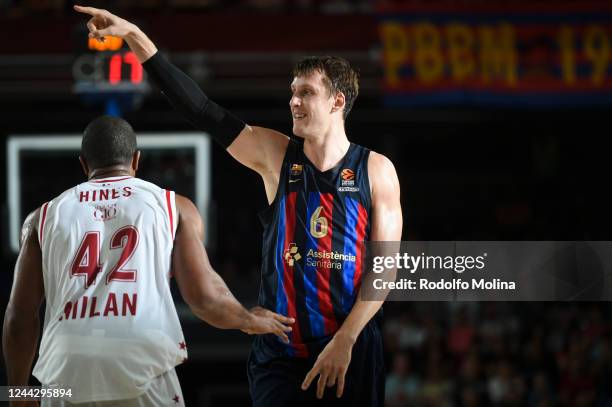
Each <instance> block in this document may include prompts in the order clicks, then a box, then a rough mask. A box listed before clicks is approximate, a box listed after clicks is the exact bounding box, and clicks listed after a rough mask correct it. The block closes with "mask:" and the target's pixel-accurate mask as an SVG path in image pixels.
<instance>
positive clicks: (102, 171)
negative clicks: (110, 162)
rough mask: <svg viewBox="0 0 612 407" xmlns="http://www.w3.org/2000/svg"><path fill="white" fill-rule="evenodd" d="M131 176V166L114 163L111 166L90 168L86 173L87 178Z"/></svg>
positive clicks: (132, 174) (132, 172) (132, 173)
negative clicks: (87, 173)
mask: <svg viewBox="0 0 612 407" xmlns="http://www.w3.org/2000/svg"><path fill="white" fill-rule="evenodd" d="M121 176H125V177H133V176H134V171H133V170H132V169H131V168H127V167H125V166H124V165H115V166H112V167H105V168H96V169H94V170H91V171H90V172H89V175H88V177H87V178H88V179H89V180H92V179H99V178H110V177H121Z"/></svg>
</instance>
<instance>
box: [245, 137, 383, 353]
mask: <svg viewBox="0 0 612 407" xmlns="http://www.w3.org/2000/svg"><path fill="white" fill-rule="evenodd" d="M369 153H370V151H369V150H368V149H366V148H365V147H362V146H359V145H356V144H352V143H351V145H350V147H349V150H348V151H347V153H346V155H345V156H344V158H343V159H342V160H341V161H340V163H339V164H338V165H336V166H335V167H334V168H332V169H330V170H328V171H325V172H321V171H319V170H318V169H317V168H316V167H315V166H314V165H313V164H312V163H311V162H310V160H309V159H308V158H307V157H306V155H305V154H304V151H303V141H301V140H293V139H292V140H291V141H290V142H289V145H288V147H287V152H286V154H285V158H284V160H283V165H282V168H281V174H280V180H279V185H278V191H277V194H276V197H275V199H274V202H273V203H272V204H271V205H270V207H268V208H267V209H266V211H264V212H263V213H262V214H261V219H262V222H263V224H264V234H263V252H262V256H263V262H262V284H261V289H260V295H259V304H260V305H261V306H262V307H265V308H268V309H271V310H275V311H276V312H278V313H280V314H283V315H287V316H290V317H293V318H295V320H296V323H295V324H294V325H293V331H292V332H291V334H290V335H289V338H290V343H289V344H288V345H287V344H284V343H283V342H282V341H281V340H280V339H278V338H277V337H275V336H272V335H266V336H263V337H257V338H256V342H255V346H254V349H255V350H256V351H260V352H258V353H259V354H260V355H261V357H260V359H261V358H262V357H263V358H264V359H266V358H268V357H274V356H278V355H289V356H295V357H308V356H310V355H313V354H314V355H316V354H318V352H319V351H320V350H321V349H322V347H323V346H324V345H325V344H326V343H327V342H328V341H329V340H330V339H331V337H332V335H333V334H334V333H335V332H336V331H337V330H338V328H339V326H340V325H341V324H342V322H343V321H344V319H345V318H346V316H347V315H348V314H349V312H350V311H351V309H352V307H353V304H354V303H355V300H356V298H357V293H358V291H359V288H360V283H361V275H362V272H363V271H362V269H363V264H364V260H365V247H364V241H365V240H368V239H369V234H370V211H371V206H372V205H371V197H370V184H369V181H368V171H367V170H368V157H369ZM266 356H267V357H266Z"/></svg>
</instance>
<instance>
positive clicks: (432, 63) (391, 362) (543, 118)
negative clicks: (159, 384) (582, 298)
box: [0, 0, 612, 407]
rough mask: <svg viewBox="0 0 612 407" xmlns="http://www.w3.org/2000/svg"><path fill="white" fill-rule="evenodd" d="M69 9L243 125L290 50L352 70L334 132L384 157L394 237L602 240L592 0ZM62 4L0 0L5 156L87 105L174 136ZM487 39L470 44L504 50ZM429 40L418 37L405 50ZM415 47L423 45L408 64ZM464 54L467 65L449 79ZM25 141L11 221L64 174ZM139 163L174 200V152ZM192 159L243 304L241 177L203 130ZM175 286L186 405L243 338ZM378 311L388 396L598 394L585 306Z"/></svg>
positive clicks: (587, 401) (249, 256)
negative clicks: (106, 21) (149, 43)
mask: <svg viewBox="0 0 612 407" xmlns="http://www.w3.org/2000/svg"><path fill="white" fill-rule="evenodd" d="M84 3H86V5H92V6H100V7H104V8H106V9H108V10H110V11H113V12H116V13H118V14H120V15H123V16H125V17H128V18H130V19H132V20H134V21H135V22H137V23H138V24H139V25H140V26H141V27H142V28H143V30H144V31H145V32H147V33H148V34H150V36H151V38H152V39H153V40H154V41H155V42H156V44H157V45H158V46H159V48H160V50H161V51H162V52H164V53H166V54H167V55H168V57H169V58H170V59H171V60H172V61H173V62H174V63H176V64H177V65H178V66H180V67H181V68H182V69H184V70H185V71H186V72H187V73H188V74H189V75H190V76H192V77H193V78H194V79H195V80H196V81H197V82H198V83H199V84H200V85H201V86H202V87H203V88H204V89H205V90H206V91H207V93H208V94H209V96H210V97H211V98H213V99H214V100H216V101H217V102H219V103H220V104H221V105H223V106H225V107H227V108H229V109H230V110H232V111H233V112H234V113H236V114H237V115H238V116H240V117H241V118H243V119H244V120H245V121H247V122H248V123H250V124H256V125H261V126H267V127H271V128H274V129H277V130H279V131H283V132H285V133H286V134H290V133H291V117H290V114H289V109H288V101H289V97H290V90H289V84H290V81H291V79H292V78H291V75H290V72H291V66H292V64H293V63H294V62H295V61H296V60H297V59H298V58H299V57H300V56H303V55H310V54H334V55H340V56H343V57H345V58H347V59H349V60H350V61H351V62H352V63H353V64H354V65H355V66H356V67H357V69H359V71H360V75H361V92H360V96H359V98H358V99H357V102H356V104H355V107H354V109H353V112H352V113H351V115H350V116H349V118H348V122H347V134H348V136H349V138H350V139H351V141H353V142H356V143H359V144H362V145H365V146H367V147H369V148H371V149H373V150H376V151H378V152H381V153H383V154H385V155H387V156H388V157H389V158H390V159H391V160H392V161H393V162H394V164H395V166H396V169H397V172H398V175H399V178H400V184H401V188H402V207H403V210H404V234H403V240H612V239H610V231H611V230H612V211H610V208H612V202H611V201H610V194H609V193H608V190H609V188H610V187H609V174H610V167H609V163H610V151H612V149H611V147H612V143H611V142H610V137H609V131H610V117H611V113H612V8H611V6H610V4H608V2H606V1H603V0H601V1H599V0H594V1H584V2H583V1H574V2H571V1H557V0H546V1H536V2H534V1H527V0H495V1H489V0H486V1H485V0H411V1H391V0H388V1H378V2H376V1H366V0H360V1H348V0H330V1H323V0H294V1H289V0H235V1H220V0H143V1H123V0H122V1H91V2H84ZM72 4H73V2H70V1H63V0H48V1H42V0H40V1H39V0H23V1H18V0H0V32H1V33H2V34H3V35H2V36H1V40H0V155H2V156H4V157H6V154H7V147H6V141H7V140H8V138H9V136H14V135H25V134H39V135H40V134H47V135H49V136H53V135H58V134H78V133H80V132H81V131H82V130H83V128H84V127H85V126H86V124H87V123H88V122H89V121H90V120H92V119H93V118H95V117H96V116H98V115H100V114H103V113H105V112H113V113H115V114H121V115H122V116H123V117H125V118H126V119H127V120H128V121H129V122H130V123H131V124H132V125H133V127H134V128H135V130H136V131H137V132H140V133H143V132H168V133H171V134H175V133H180V132H184V131H191V130H192V129H191V127H190V125H189V124H188V123H186V122H185V121H184V120H183V119H182V118H181V117H180V116H179V115H178V114H177V113H176V112H174V110H173V109H172V108H171V106H170V105H169V104H168V103H167V102H166V100H165V99H164V98H163V97H162V96H161V95H160V94H159V92H158V91H157V90H156V89H155V88H153V87H150V86H148V85H143V84H141V83H139V84H134V83H131V84H130V83H127V84H126V85H125V87H124V88H122V89H120V90H117V89H115V90H114V89H113V88H112V84H110V85H109V84H108V83H106V82H105V81H104V78H105V76H104V75H106V74H108V72H107V71H106V70H105V69H106V68H107V65H104V63H105V62H101V65H100V66H97V65H95V64H90V65H87V64H82V63H81V62H82V61H83V60H82V59H79V58H80V56H82V55H90V56H91V55H94V54H95V52H94V51H91V50H89V49H88V48H87V38H86V31H85V27H84V24H85V21H86V18H85V17H83V16H78V15H76V14H75V13H74V12H73V11H72ZM421 23H424V24H433V27H434V31H431V30H430V31H426V34H425V36H424V37H419V34H418V30H417V28H415V27H416V26H414V25H413V24H421ZM452 23H459V24H464V27H467V28H468V29H469V30H472V29H473V32H474V33H476V34H474V37H470V36H469V35H468V36H467V37H462V38H463V40H461V41H463V42H461V41H459V42H457V43H453V44H455V45H456V46H457V47H458V48H456V50H459V51H460V52H459V53H453V52H454V51H453V50H454V49H455V48H453V47H454V46H455V45H452V44H451V42H452V41H451V37H445V36H444V35H446V34H445V33H446V32H447V31H446V28H447V26H446V25H445V24H452ZM390 24H399V25H400V26H401V27H403V32H404V33H406V38H407V41H406V43H405V44H404V43H403V42H402V41H403V39H402V38H403V37H401V34H400V35H399V37H398V36H397V35H396V36H395V37H393V36H390V34H389V32H390V31H389V30H388V28H389V27H390ZM500 24H501V25H500ZM503 24H509V25H510V26H511V28H512V30H514V31H513V33H514V34H513V35H512V36H510V37H508V38H511V40H512V41H514V42H513V44H514V46H515V48H516V49H515V50H514V51H513V50H510V51H508V54H503V53H502V54H493V57H492V58H493V64H495V63H499V64H502V65H503V64H507V65H504V66H506V68H507V69H508V70H506V71H505V70H504V69H506V68H504V66H502V67H501V68H500V66H501V65H500V66H497V65H496V66H495V67H494V68H491V69H493V70H492V71H491V72H493V77H492V78H491V77H489V76H487V75H488V73H487V72H489V71H486V69H485V67H484V66H485V65H484V64H485V62H482V61H484V60H485V59H486V58H487V57H486V55H489V54H486V55H485V54H479V52H480V51H479V50H480V48H483V49H486V48H485V47H486V44H485V45H483V44H484V40H483V43H482V44H481V43H479V42H478V41H479V40H478V39H479V38H485V37H479V35H480V34H478V33H480V32H481V31H478V30H481V29H482V27H483V26H487V25H489V26H491V27H493V30H497V29H498V28H499V29H500V30H503V27H502V25H503ZM427 27H429V28H427V29H430V28H431V25H428V26H427ZM500 27H502V28H500ZM413 29H414V30H415V31H414V35H413V31H412V30H413ZM436 30H437V31H436ZM563 30H566V31H563ZM567 30H570V31H567ZM571 30H573V31H571ZM463 32H465V31H463ZM482 32H484V31H482ZM493 32H494V33H497V31H493ZM499 32H500V33H501V32H502V31H499ZM568 32H569V33H570V34H568V35H569V36H570V37H567V35H566V34H567V33H568ZM436 33H438V34H439V35H440V36H439V37H437V35H438V34H436ZM396 34H397V33H396ZM449 35H450V34H449ZM466 35H467V34H466ZM482 35H484V34H482ZM495 35H497V34H495ZM500 35H502V34H500ZM423 38H424V39H423ZM435 38H438V40H439V41H441V42H439V43H436V41H437V40H436V39H435ZM466 38H468V39H469V38H472V40H473V41H474V42H470V41H472V40H468V39H466ZM474 38H475V40H474ZM500 38H501V37H500ZM504 38H506V37H504ZM565 38H570V40H567V41H566V42H564V41H565V40H564V39H565ZM420 39H421V40H423V41H422V42H419V41H420ZM506 39H507V38H506ZM499 41H500V42H498V43H495V44H497V45H499V47H496V46H494V47H493V48H492V49H498V48H499V49H506V48H504V47H508V44H507V43H505V42H504V40H503V39H501V40H499ZM432 44H434V45H432ZM435 44H438V45H435ZM457 44H459V45H457ZM495 44H494V45H495ZM419 47H422V48H419ZM432 47H433V48H432ZM431 49H434V50H438V51H439V52H438V53H437V54H436V53H435V52H434V54H427V53H426V52H425V51H427V50H431ZM508 49H509V48H508ZM513 49H514V48H513ZM466 50H467V51H466ZM125 51H126V50H125V48H124V49H123V50H122V51H121V52H125ZM421 51H423V52H425V53H424V54H419V52H421ZM489 51H490V49H489ZM436 52H437V51H436ZM462 52H467V54H463V53H462ZM470 52H472V53H474V55H477V57H476V58H475V59H474V60H475V61H476V66H477V67H476V68H474V67H473V66H472V65H470V64H469V63H468V62H469V61H468V60H469V55H470ZM98 55H106V56H110V55H107V54H98ZM123 55H124V54H123ZM417 55H425V56H424V57H423V58H424V60H423V61H425V62H423V64H421V65H419V64H420V62H419V61H421V60H420V59H419V58H420V57H418V56H417ZM427 55H429V56H427ZM432 55H433V56H432ZM436 55H438V56H440V55H441V57H440V58H442V59H441V60H442V61H443V62H441V64H442V68H441V71H437V70H436V69H435V67H436V66H437V65H436V63H437V62H436V61H437V59H436V58H437V57H436ZM483 55H485V56H483ZM428 58H430V59H428ZM453 58H456V59H453ZM466 58H467V59H466ZM495 58H500V59H495ZM504 58H509V59H504ZM398 59H399V62H398ZM77 61H81V62H77ZM102 61H104V60H102ZM466 61H468V62H466ZM500 61H501V62H500ZM480 63H482V64H483V70H482V72H480V70H479V68H478V67H479V66H480V65H478V64H480ZM466 66H468V67H472V68H469V69H471V71H469V72H468V73H467V74H465V75H466V76H461V74H460V73H461V72H464V71H460V70H459V68H461V67H464V68H465V67H466ZM509 66H513V67H514V68H511V67H510V68H508V67H509ZM88 69H89V70H90V71H88ZM97 69H101V71H100V72H97V71H96V70H97ZM466 69H467V68H466ZM92 70H93V71H94V72H93V73H92ZM432 72H433V73H432ZM457 72H459V73H457ZM508 72H510V73H508ZM98 73H99V74H100V75H101V76H99V77H96V75H97V74H98ZM455 73H457V75H459V76H456V75H455ZM489 73H490V72H489ZM434 74H435V75H438V76H435V75H434ZM431 75H434V76H433V77H434V79H431V78H432V76H431ZM495 75H497V76H495ZM94 77H96V78H97V79H95V81H93V79H92V78H94ZM100 78H102V79H100ZM428 78H429V79H428ZM92 81H93V82H92ZM145 81H146V79H145ZM436 81H437V82H436ZM83 86H84V87H83ZM83 89H84V90H83ZM109 100H111V102H109ZM36 157H38V158H36V159H31V158H30V159H29V160H26V159H25V158H24V160H23V162H22V164H21V165H22V167H21V168H22V180H21V182H22V189H23V194H24V195H23V196H24V198H23V203H22V210H23V212H24V213H23V214H22V215H25V214H26V213H27V212H28V211H30V210H33V209H35V208H36V207H37V206H39V205H40V204H41V203H42V201H41V199H49V198H51V197H52V196H54V195H56V194H57V193H59V192H61V191H63V190H65V189H67V188H69V187H71V186H72V185H73V184H75V183H77V182H80V181H81V180H82V175H81V170H80V167H79V164H78V161H77V159H76V157H74V159H73V160H70V159H67V158H68V157H66V156H61V158H60V157H57V156H54V155H52V154H50V155H49V156H48V157H45V156H44V154H43V155H40V154H39V155H37V156H36ZM142 168H143V172H142V177H143V178H145V179H149V180H152V181H154V182H157V183H159V184H160V185H162V186H164V187H168V188H171V189H174V190H176V191H177V192H179V193H184V194H186V195H188V196H191V197H193V182H192V180H193V176H194V165H193V160H192V157H191V156H190V155H189V154H183V153H177V154H174V155H168V156H163V157H162V156H159V155H155V154H149V155H147V154H145V155H144V162H143V164H142ZM210 168H211V196H210V202H207V205H208V210H207V212H206V214H205V222H206V223H207V225H208V231H209V236H208V240H207V241H208V250H209V253H210V256H211V261H212V264H213V266H214V267H215V268H216V269H217V271H218V272H219V273H220V274H221V275H222V276H223V278H224V279H226V281H227V283H228V285H229V287H230V288H231V289H232V291H233V292H234V293H235V295H236V296H237V297H238V298H239V299H240V300H241V301H242V302H243V303H244V304H245V305H247V306H250V305H255V303H256V301H257V294H258V287H259V273H260V270H259V267H260V256H261V253H260V251H261V232H262V229H261V226H260V224H259V221H258V212H259V211H260V210H262V209H264V208H265V207H266V201H265V194H264V189H263V184H262V183H261V181H260V180H259V178H258V176H257V175H256V174H254V173H252V172H251V171H249V170H247V169H246V168H244V167H241V166H240V165H239V164H238V163H237V162H235V161H233V160H232V159H231V157H229V155H227V154H226V153H225V152H224V151H222V149H221V148H219V147H218V146H214V147H212V151H211V156H210ZM51 174H53V176H51ZM6 176H7V173H6V170H5V169H4V168H2V169H0V198H1V200H0V208H1V212H0V213H1V218H0V227H1V230H0V233H1V235H0V236H1V238H2V247H3V254H2V263H1V265H2V269H3V270H4V272H3V273H1V274H0V304H1V305H0V307H1V308H0V309H1V310H2V311H4V308H5V305H6V303H7V301H8V296H9V293H10V287H11V282H12V270H13V266H14V262H15V259H16V254H15V253H14V252H13V251H12V250H10V248H9V245H8V240H9V226H8V219H9V212H10V210H9V205H8V201H9V196H8V195H9V192H8V190H7V178H6ZM45 196H46V198H44V197H45ZM175 294H176V295H175V298H176V302H177V307H178V309H179V314H180V316H181V319H182V323H183V327H184V330H185V335H186V338H187V342H188V347H189V354H190V358H189V360H188V362H187V363H185V364H184V365H182V366H180V367H179V368H178V372H179V376H180V379H181V383H182V386H183V391H184V394H185V397H186V399H187V402H188V403H191V404H190V405H202V406H218V405H223V404H226V405H227V403H232V404H231V405H248V400H249V399H248V389H247V384H246V380H247V379H246V358H247V355H248V350H249V344H250V340H251V338H249V337H247V336H245V335H243V334H241V333H237V332H223V331H217V330H214V329H212V328H209V327H207V326H205V325H204V324H203V323H201V322H199V321H198V320H196V319H195V318H194V317H193V316H192V315H191V313H190V312H189V310H188V309H187V308H186V306H185V305H184V304H183V302H182V300H181V299H180V296H179V295H178V292H175ZM384 313H385V318H384V326H383V331H384V338H385V345H386V363H387V371H388V375H387V395H386V399H387V404H388V405H389V406H391V407H399V406H432V407H433V406H441V407H446V406H537V407H545V406H598V407H599V406H601V407H603V406H612V348H611V345H612V343H611V338H612V331H611V328H612V324H611V313H612V307H611V306H610V304H609V303H607V302H592V303H576V302H550V303H501V302H490V303H477V302H472V303H434V302H394V303H387V304H386V305H385V307H384ZM0 381H3V382H4V381H5V376H4V369H0ZM366 385H367V384H366Z"/></svg>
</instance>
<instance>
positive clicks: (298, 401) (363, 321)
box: [75, 6, 402, 407]
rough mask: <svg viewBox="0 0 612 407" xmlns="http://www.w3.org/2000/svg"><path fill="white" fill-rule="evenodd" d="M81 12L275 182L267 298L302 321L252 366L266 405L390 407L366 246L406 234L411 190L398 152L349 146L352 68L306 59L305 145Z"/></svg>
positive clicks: (297, 122) (267, 181)
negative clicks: (243, 113)
mask: <svg viewBox="0 0 612 407" xmlns="http://www.w3.org/2000/svg"><path fill="white" fill-rule="evenodd" d="M75 9H76V10H77V11H79V12H82V13H86V14H89V15H90V16H91V19H90V20H89V22H88V23H87V26H88V28H89V30H90V36H91V37H93V38H98V39H100V40H103V37H104V36H105V35H113V36H117V37H121V38H123V39H125V40H126V41H127V43H128V45H129V46H130V48H131V49H132V51H133V52H134V53H135V54H136V55H137V57H138V59H139V60H140V62H141V63H143V67H144V68H145V69H146V71H147V73H148V75H149V78H151V79H152V80H153V81H154V82H155V83H156V84H157V85H158V86H159V87H160V89H161V90H162V91H163V93H164V94H165V95H166V97H167V98H168V99H169V100H170V102H171V103H172V104H173V106H174V107H175V108H176V109H178V110H179V111H181V112H182V113H183V114H184V115H185V117H186V118H187V119H188V120H189V121H190V122H191V123H192V124H193V125H194V126H195V127H197V128H198V129H201V130H203V131H206V132H208V133H209V134H210V135H211V136H212V137H213V138H214V139H215V140H216V141H217V142H218V143H220V144H221V145H222V146H223V147H224V148H225V149H226V150H227V151H228V152H229V153H230V154H231V155H232V157H234V158H235V159H236V160H237V161H239V162H240V163H242V164H244V165H245V166H247V167H249V168H251V169H253V170H254V171H257V172H258V173H259V174H260V175H261V177H262V178H263V182H264V186H265V190H266V195H267V198H268V202H269V204H270V206H269V208H268V209H267V211H266V212H265V213H264V216H263V218H264V220H265V222H264V223H265V227H264V235H263V244H264V250H263V253H264V257H263V264H262V285H261V291H260V298H259V303H260V305H262V306H263V307H267V308H270V309H273V310H276V311H277V312H278V313H280V314H284V315H287V316H288V317H292V318H295V320H296V322H295V324H294V325H293V327H292V328H293V331H292V332H291V333H290V335H289V338H290V342H289V343H288V344H287V343H283V342H282V341H279V340H277V339H275V338H274V337H273V336H269V335H268V336H263V337H261V338H257V339H255V341H254V344H253V348H252V352H251V355H250V357H249V362H248V376H249V383H250V391H251V396H252V399H253V404H254V406H257V407H270V406H299V405H303V406H310V405H334V406H337V405H347V406H348V405H350V406H382V405H383V398H384V373H385V371H384V366H383V353H382V340H381V335H380V332H379V328H378V316H377V314H379V313H380V312H379V310H380V308H381V306H382V301H365V300H363V299H361V297H360V295H359V291H360V288H361V286H360V283H361V276H362V274H363V273H364V270H363V268H364V259H365V254H364V242H365V241H368V240H372V241H399V240H400V239H401V231H402V211H401V206H400V189H399V182H398V179H397V174H396V172H395V169H394V167H393V165H392V163H391V162H390V161H389V160H388V159H387V158H386V157H384V156H383V155H381V154H377V153H375V152H372V151H369V150H368V149H366V148H364V147H362V146H358V145H355V144H352V143H350V142H349V140H348V139H347V136H346V133H345V128H344V124H345V120H346V118H347V116H348V114H349V112H350V110H351V107H352V106H353V103H354V101H355V98H356V97H357V94H358V78H357V74H356V73H355V72H354V71H353V70H352V69H351V67H350V65H349V64H348V62H346V61H345V60H343V59H341V58H335V57H310V58H306V59H304V60H302V61H301V62H299V63H298V64H297V66H296V67H295V69H294V72H293V74H294V79H293V82H292V83H291V93H292V96H291V99H290V102H289V105H290V108H291V113H292V116H293V133H294V134H295V136H297V139H290V138H289V137H287V136H286V135H284V134H281V133H279V132H277V131H274V130H271V129H266V128H262V127H255V126H250V125H247V124H245V123H244V122H242V121H241V120H240V119H238V118H236V117H235V116H234V115H232V114H231V113H230V112H228V111H227V110H225V109H223V108H222V107H220V106H219V105H217V104H216V103H214V102H213V101H211V100H210V99H208V97H207V96H206V95H205V94H204V93H203V92H202V90H201V89H200V88H199V87H198V86H197V84H196V83H195V82H193V80H191V79H190V78H189V77H188V76H187V75H185V74H184V73H183V72H182V71H180V70H179V69H178V68H176V67H175V66H174V65H172V64H171V63H170V62H168V61H167V60H166V59H165V58H164V57H163V56H162V55H161V54H160V53H159V52H157V48H156V47H155V45H154V44H153V42H152V41H151V40H150V39H149V38H148V37H147V36H146V35H145V34H144V33H143V32H142V31H141V30H140V29H139V28H138V27H137V26H135V25H134V24H132V23H130V22H128V21H126V20H124V19H122V18H120V17H117V16H115V15H113V14H111V13H109V12H108V11H106V10H100V9H95V8H91V7H80V6H75ZM326 387H329V388H332V387H335V392H333V391H332V390H329V391H327V392H325V389H326ZM333 393H335V394H333Z"/></svg>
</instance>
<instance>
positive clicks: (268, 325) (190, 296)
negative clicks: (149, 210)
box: [172, 195, 293, 341]
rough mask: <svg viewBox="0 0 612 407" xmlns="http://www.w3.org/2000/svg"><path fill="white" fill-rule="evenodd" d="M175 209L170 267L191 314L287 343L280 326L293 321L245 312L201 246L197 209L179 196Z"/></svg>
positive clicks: (285, 329)
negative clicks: (276, 336) (176, 217)
mask: <svg viewBox="0 0 612 407" xmlns="http://www.w3.org/2000/svg"><path fill="white" fill-rule="evenodd" d="M176 206H177V209H178V215H179V223H178V227H177V231H176V238H175V241H174V250H173V253H172V267H173V270H174V276H175V278H176V281H177V284H178V286H179V290H180V292H181V295H182V296H183V299H184V300H185V302H186V303H187V305H189V308H191V310H192V311H193V313H194V314H195V315H196V316H198V318H200V319H202V320H204V321H206V322H208V323H209V324H211V325H212V326H214V327H217V328H222V329H240V330H243V331H245V332H247V333H274V334H276V335H278V336H280V337H281V338H283V339H284V340H285V341H287V340H288V338H287V336H286V334H285V332H290V331H291V328H289V327H287V326H285V325H283V324H284V323H287V324H289V323H293V320H292V319H290V318H285V317H282V316H280V315H277V314H274V313H273V312H271V311H267V310H263V309H258V310H257V311H256V312H249V311H247V310H246V309H245V308H244V307H243V306H242V304H240V302H238V300H236V298H235V297H234V296H233V295H232V293H231V292H230V290H229V288H227V285H226V284H225V282H224V281H223V279H222V278H221V276H220V275H219V274H217V273H216V272H215V271H214V270H213V268H212V266H211V265H210V262H209V260H208V256H207V254H206V250H205V249H204V245H203V244H202V239H203V237H204V226H203V224H202V218H201V217H200V214H199V213H198V211H197V209H196V207H195V206H194V205H193V203H192V202H191V201H190V200H188V199H187V198H185V197H182V196H180V195H177V196H176Z"/></svg>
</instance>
